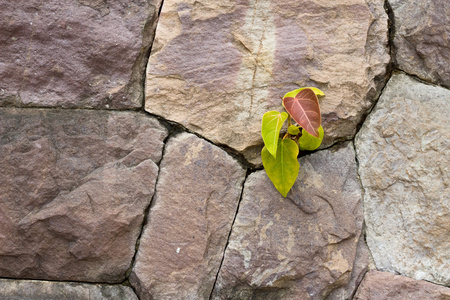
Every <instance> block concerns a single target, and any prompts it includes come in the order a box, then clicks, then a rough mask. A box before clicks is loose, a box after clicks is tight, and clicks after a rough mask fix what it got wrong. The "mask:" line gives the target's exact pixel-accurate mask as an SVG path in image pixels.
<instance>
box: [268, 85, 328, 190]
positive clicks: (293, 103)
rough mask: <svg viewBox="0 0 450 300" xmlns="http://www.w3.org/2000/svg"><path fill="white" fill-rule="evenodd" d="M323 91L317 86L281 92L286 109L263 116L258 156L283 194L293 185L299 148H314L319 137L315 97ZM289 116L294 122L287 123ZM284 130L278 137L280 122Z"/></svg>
mask: <svg viewBox="0 0 450 300" xmlns="http://www.w3.org/2000/svg"><path fill="white" fill-rule="evenodd" d="M324 95H325V94H324V93H323V92H322V91H321V90H319V89H317V88H300V89H297V90H294V91H291V92H289V93H287V94H286V95H284V97H283V99H282V102H283V106H284V108H285V109H286V111H287V113H286V112H281V113H280V112H278V111H269V112H266V113H265V114H264V115H263V118H262V129H261V134H262V137H263V140H264V148H263V149H262V151H261V158H262V162H263V166H264V169H265V170H266V173H267V176H268V177H269V179H270V180H271V181H272V183H273V185H274V186H275V188H276V189H277V190H278V191H279V192H280V193H281V195H283V197H286V196H287V193H288V192H289V190H290V189H291V188H292V186H293V185H294V182H295V180H296V179H297V176H298V171H299V169H300V164H299V163H298V160H297V156H298V153H299V150H309V151H311V150H315V149H317V148H318V147H319V146H320V144H321V143H322V140H323V128H322V126H321V121H322V120H321V116H320V107H319V101H318V99H317V96H324ZM291 118H292V119H293V120H294V121H295V122H296V124H291ZM286 120H288V127H287V132H286V133H285V134H284V135H283V138H280V132H281V129H282V127H283V124H284V122H285V121H286Z"/></svg>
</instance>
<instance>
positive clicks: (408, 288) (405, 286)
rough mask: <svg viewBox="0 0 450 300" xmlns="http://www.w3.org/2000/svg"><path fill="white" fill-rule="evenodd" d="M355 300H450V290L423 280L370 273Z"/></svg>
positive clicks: (377, 272)
mask: <svg viewBox="0 0 450 300" xmlns="http://www.w3.org/2000/svg"><path fill="white" fill-rule="evenodd" d="M354 299H355V300H368V299H370V300H386V299H389V300H405V299H411V300H413V299H414V300H416V299H424V300H425V299H426V300H449V299H450V289H449V288H446V287H443V286H439V285H436V284H432V283H429V282H426V281H422V280H415V279H411V278H408V277H404V276H400V275H394V274H391V273H389V272H379V271H370V272H368V273H367V274H366V276H365V277H364V280H363V281H362V283H361V285H360V287H359V288H358V292H357V293H356V295H355V298H354Z"/></svg>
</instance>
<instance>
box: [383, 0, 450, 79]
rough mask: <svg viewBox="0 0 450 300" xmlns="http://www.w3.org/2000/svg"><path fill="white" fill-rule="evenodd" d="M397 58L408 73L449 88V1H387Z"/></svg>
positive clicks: (400, 65)
mask: <svg viewBox="0 0 450 300" xmlns="http://www.w3.org/2000/svg"><path fill="white" fill-rule="evenodd" d="M389 3H390V4H391V6H392V10H393V12H394V17H395V18H394V22H395V23H394V24H395V38H394V46H395V48H396V57H395V59H396V61H397V63H398V65H399V67H400V68H401V69H402V70H404V71H406V72H407V73H410V74H414V75H417V76H419V77H420V78H422V79H425V80H428V81H432V82H435V83H438V84H441V85H444V86H447V87H450V65H449V63H448V62H449V61H450V47H449V41H450V2H448V1H440V0H427V1H408V0H389Z"/></svg>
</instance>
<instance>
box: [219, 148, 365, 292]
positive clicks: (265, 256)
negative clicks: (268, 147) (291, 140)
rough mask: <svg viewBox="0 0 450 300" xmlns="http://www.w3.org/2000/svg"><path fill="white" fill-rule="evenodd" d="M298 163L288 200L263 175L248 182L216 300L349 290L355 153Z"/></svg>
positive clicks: (356, 210)
mask: <svg viewBox="0 0 450 300" xmlns="http://www.w3.org/2000/svg"><path fill="white" fill-rule="evenodd" d="M299 161H300V174H299V178H297V181H296V183H295V184H294V186H293V188H292V190H291V191H290V192H289V193H288V196H287V198H283V197H282V196H281V195H280V194H279V193H278V191H277V190H276V189H275V188H274V187H273V185H272V183H271V182H270V180H269V179H268V177H267V175H266V173H265V171H264V170H262V171H258V172H255V173H252V174H251V175H249V177H248V178H247V180H246V182H245V188H244V194H243V198H242V201H241V204H240V206H239V212H238V214H237V217H236V221H235V223H234V225H233V229H232V233H231V236H230V240H229V244H228V247H227V249H226V252H225V258H224V261H223V264H222V267H221V269H220V273H219V276H218V279H217V283H216V286H215V289H214V293H213V299H268V300H270V299H277V300H280V299H324V298H325V297H326V296H327V295H328V294H330V292H332V291H333V290H334V289H336V288H339V287H342V286H345V285H346V284H347V283H348V282H349V280H350V277H351V273H352V268H353V265H354V261H355V256H356V248H357V244H358V240H359V237H360V233H361V228H362V222H363V212H362V203H361V197H362V196H361V188H360V185H359V181H358V179H357V174H356V161H355V152H354V150H353V145H352V144H347V145H344V146H342V147H341V148H337V147H335V148H332V149H330V150H323V151H319V152H317V153H314V154H312V155H310V156H305V157H302V158H300V160H299Z"/></svg>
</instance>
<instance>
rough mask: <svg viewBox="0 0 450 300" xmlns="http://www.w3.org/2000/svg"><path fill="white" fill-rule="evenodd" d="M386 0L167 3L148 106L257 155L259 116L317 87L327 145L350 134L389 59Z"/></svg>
mask: <svg viewBox="0 0 450 300" xmlns="http://www.w3.org/2000/svg"><path fill="white" fill-rule="evenodd" d="M383 4H384V1H382V0H370V1H364V0H340V1H323V0H314V1H309V2H307V3H304V2H299V1H296V0H289V1H275V0H274V1H270V0H265V1H247V2H243V1H226V2H223V1H219V2H217V1H198V0H195V1H194V0H189V1H168V2H165V3H164V5H163V8H162V13H161V16H160V20H159V23H158V28H157V30H156V35H155V43H154V45H153V48H152V53H151V55H150V59H149V63H148V67H147V79H146V100H145V101H146V102H145V107H146V110H147V111H149V112H151V113H154V114H157V115H160V116H163V117H165V118H167V119H170V120H173V121H176V122H179V123H181V124H183V125H184V126H186V127H187V128H189V129H190V130H193V131H195V132H198V133H199V134H201V135H203V136H205V137H206V138H208V139H210V140H212V141H213V142H216V143H220V144H226V145H228V146H230V147H232V148H234V149H236V150H238V151H243V152H244V155H245V156H246V157H247V159H248V160H249V161H251V162H253V163H257V164H258V163H260V162H261V160H260V150H261V147H262V138H261V134H260V127H261V118H262V115H263V114H264V112H266V111H268V110H282V109H283V107H282V105H281V100H280V97H282V96H283V95H284V94H285V93H286V92H288V91H290V90H293V89H295V88H298V87H299V86H300V87H301V86H316V87H318V88H320V89H322V90H323V91H324V92H325V94H326V97H325V98H323V100H321V109H322V116H323V123H324V129H325V139H324V143H323V145H324V146H328V145H331V144H332V143H333V142H334V141H336V140H339V139H346V138H349V137H352V136H353V135H354V134H355V130H356V125H357V124H358V123H359V122H360V121H361V117H362V115H363V114H364V112H365V111H366V110H367V109H368V108H369V107H371V105H372V103H373V102H372V101H373V100H374V99H376V95H377V93H378V91H379V89H380V85H381V84H383V83H384V76H385V72H386V65H387V63H388V62H389V59H390V58H389V55H388V47H387V15H386V14H385V12H384V9H383Z"/></svg>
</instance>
